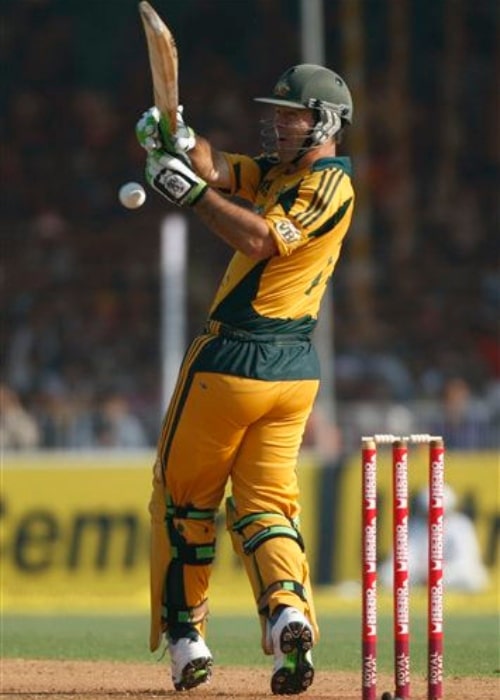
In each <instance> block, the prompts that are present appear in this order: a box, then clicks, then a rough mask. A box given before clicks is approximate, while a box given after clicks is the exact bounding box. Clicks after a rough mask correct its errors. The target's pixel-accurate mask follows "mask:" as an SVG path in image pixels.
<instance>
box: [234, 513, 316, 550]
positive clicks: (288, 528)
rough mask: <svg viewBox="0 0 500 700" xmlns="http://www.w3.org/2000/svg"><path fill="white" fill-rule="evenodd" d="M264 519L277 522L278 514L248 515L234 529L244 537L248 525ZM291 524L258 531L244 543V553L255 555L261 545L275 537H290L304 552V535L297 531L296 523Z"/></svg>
mask: <svg viewBox="0 0 500 700" xmlns="http://www.w3.org/2000/svg"><path fill="white" fill-rule="evenodd" d="M283 517H284V516H283ZM263 518H272V519H273V520H275V519H276V513H252V514H251V515H246V516H245V517H243V518H240V520H238V521H237V522H235V523H234V525H233V527H232V529H233V530H234V531H235V532H237V533H238V534H240V535H242V536H243V530H244V529H245V528H246V527H247V526H248V525H250V524H251V523H253V522H255V521H256V520H262V519H263ZM289 522H290V525H269V526H268V527H264V528H262V529H260V530H258V532H256V533H255V534H254V535H252V536H251V537H249V538H248V539H247V540H244V541H243V551H244V553H245V554H253V553H254V552H255V550H256V549H257V548H258V547H260V545H261V544H263V542H266V541H267V540H270V539H272V538H273V537H289V538H290V539H292V540H294V541H295V542H297V544H298V545H299V547H300V549H301V550H302V551H304V540H303V539H302V535H301V534H300V532H299V530H298V529H297V526H296V524H295V522H294V521H289Z"/></svg>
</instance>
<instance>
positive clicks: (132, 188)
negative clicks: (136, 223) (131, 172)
mask: <svg viewBox="0 0 500 700" xmlns="http://www.w3.org/2000/svg"><path fill="white" fill-rule="evenodd" d="M118 198H119V200H120V202H121V203H122V204H123V206H124V207H127V209H137V208H138V207H142V205H143V204H144V202H145V201H146V192H145V191H144V187H143V186H142V185H140V184H139V183H138V182H127V184H126V185H122V186H121V187H120V191H119V192H118Z"/></svg>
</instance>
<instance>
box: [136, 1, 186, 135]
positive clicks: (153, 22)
mask: <svg viewBox="0 0 500 700" xmlns="http://www.w3.org/2000/svg"><path fill="white" fill-rule="evenodd" d="M139 14H140V16H141V20H142V26H143V28H144V33H145V35H146V42H147V46H148V54H149V66H150V69H151V76H152V79H153V95H154V103H155V106H156V107H158V109H159V110H160V112H161V120H160V132H161V133H162V136H163V139H164V140H165V141H166V142H167V143H168V141H169V134H174V133H175V131H176V129H177V107H178V104H179V89H178V83H177V74H178V58H177V46H176V44H175V39H174V37H173V35H172V32H171V31H170V29H169V28H168V27H167V25H166V24H165V22H164V21H163V20H162V19H161V17H160V16H159V15H158V14H157V13H156V11H155V10H154V9H153V8H152V7H151V5H150V4H149V2H146V1H145V0H143V1H142V2H140V3H139ZM162 124H163V125H162Z"/></svg>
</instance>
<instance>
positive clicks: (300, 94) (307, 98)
mask: <svg viewBox="0 0 500 700" xmlns="http://www.w3.org/2000/svg"><path fill="white" fill-rule="evenodd" d="M255 100H256V101H257V102H267V103H268V104H273V105H282V106H284V107H295V108H303V109H316V110H318V111H320V112H321V111H322V110H325V111H329V112H332V113H334V114H336V115H338V117H340V120H341V122H342V124H343V123H345V122H346V123H347V124H352V113H353V106H352V97H351V93H350V91H349V88H348V87H347V85H346V83H345V81H344V80H343V78H341V77H340V75H338V74H337V73H335V72H334V71H332V70H329V69H328V68H324V67H323V66H317V65H313V64H310V63H303V64H301V65H298V66H293V67H292V68H289V69H288V70H287V71H286V72H285V73H283V75H282V76H281V77H280V78H279V80H278V82H277V83H276V85H275V86H274V90H273V94H272V96H271V97H256V98H255Z"/></svg>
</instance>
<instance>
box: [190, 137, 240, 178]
mask: <svg viewBox="0 0 500 700" xmlns="http://www.w3.org/2000/svg"><path fill="white" fill-rule="evenodd" d="M189 157H190V159H191V163H192V164H193V168H194V170H195V171H196V173H197V174H198V175H199V176H200V177H201V178H203V180H205V182H207V183H208V184H209V185H211V186H212V187H219V188H223V189H228V188H229V186H230V184H231V182H230V175H229V167H228V164H227V161H226V159H225V158H224V156H223V155H222V153H221V152H220V151H217V150H216V149H215V148H213V147H212V145H211V144H210V143H209V142H208V141H207V139H205V138H203V136H198V135H197V136H196V144H195V146H194V148H193V149H192V150H191V151H189Z"/></svg>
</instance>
